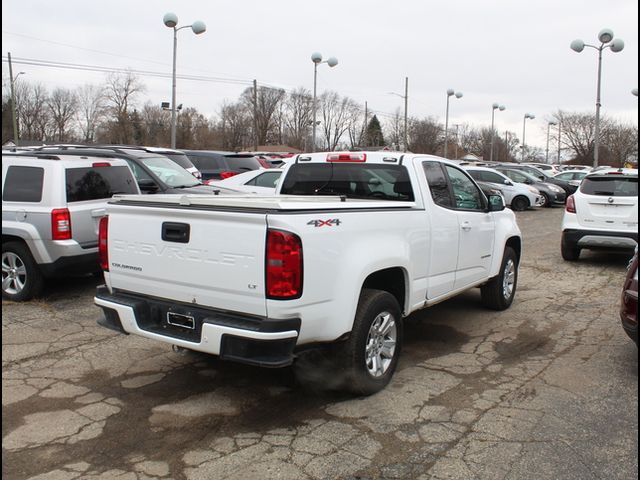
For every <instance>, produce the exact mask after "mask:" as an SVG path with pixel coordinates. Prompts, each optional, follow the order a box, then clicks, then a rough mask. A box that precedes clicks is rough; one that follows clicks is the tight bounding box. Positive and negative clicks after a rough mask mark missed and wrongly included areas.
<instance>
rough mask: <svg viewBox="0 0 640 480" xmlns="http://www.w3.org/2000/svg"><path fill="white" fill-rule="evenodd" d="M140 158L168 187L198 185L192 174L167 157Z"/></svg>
mask: <svg viewBox="0 0 640 480" xmlns="http://www.w3.org/2000/svg"><path fill="white" fill-rule="evenodd" d="M140 160H141V161H142V162H143V163H144V164H145V165H146V166H147V168H149V170H151V171H152V172H153V174H154V175H155V176H156V177H158V178H159V179H160V180H161V181H162V182H164V183H165V184H166V185H167V186H169V187H174V188H175V187H193V186H194V185H200V182H199V181H198V180H196V178H195V177H194V176H193V175H191V174H190V173H189V172H187V171H186V170H185V169H184V168H182V167H181V166H180V165H178V164H177V163H175V162H174V161H173V160H170V159H168V158H167V157H146V158H142V159H140Z"/></svg>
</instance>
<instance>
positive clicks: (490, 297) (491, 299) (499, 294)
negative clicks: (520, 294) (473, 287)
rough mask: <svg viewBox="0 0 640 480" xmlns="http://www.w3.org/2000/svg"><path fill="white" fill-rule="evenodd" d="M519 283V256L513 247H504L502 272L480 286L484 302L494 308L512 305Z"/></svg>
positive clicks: (505, 307) (498, 308) (504, 307)
mask: <svg viewBox="0 0 640 480" xmlns="http://www.w3.org/2000/svg"><path fill="white" fill-rule="evenodd" d="M517 285H518V257H517V255H516V252H515V251H514V250H513V248H511V247H506V248H505V249H504V256H503V257H502V264H501V266H500V273H499V274H498V275H497V276H496V277H493V278H492V279H491V280H490V281H489V282H488V283H486V284H484V285H483V286H482V287H481V288H480V295H481V298H482V303H483V304H484V306H485V307H487V308H491V309H492V310H505V309H507V308H509V306H511V303H512V302H513V298H514V297H515V295H516V287H517Z"/></svg>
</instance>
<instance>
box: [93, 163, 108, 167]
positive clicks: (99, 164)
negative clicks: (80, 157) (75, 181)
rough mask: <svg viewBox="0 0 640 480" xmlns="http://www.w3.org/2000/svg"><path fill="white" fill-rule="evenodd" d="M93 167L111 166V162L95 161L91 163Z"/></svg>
mask: <svg viewBox="0 0 640 480" xmlns="http://www.w3.org/2000/svg"><path fill="white" fill-rule="evenodd" d="M91 166H92V167H110V166H111V164H110V163H109V162H94V163H92V164H91Z"/></svg>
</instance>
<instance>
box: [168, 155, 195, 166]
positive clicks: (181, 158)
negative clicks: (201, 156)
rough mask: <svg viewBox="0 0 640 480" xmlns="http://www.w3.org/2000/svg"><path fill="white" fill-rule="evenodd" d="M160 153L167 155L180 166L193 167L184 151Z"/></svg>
mask: <svg viewBox="0 0 640 480" xmlns="http://www.w3.org/2000/svg"><path fill="white" fill-rule="evenodd" d="M162 155H164V156H165V157H169V158H170V159H171V160H173V161H174V162H176V163H177V164H178V165H180V166H181V167H182V168H194V167H193V163H191V160H189V157H187V156H186V155H185V154H184V153H163V154H162Z"/></svg>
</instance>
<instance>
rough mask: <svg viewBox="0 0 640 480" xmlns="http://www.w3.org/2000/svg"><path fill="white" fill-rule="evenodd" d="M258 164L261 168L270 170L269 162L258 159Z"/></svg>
mask: <svg viewBox="0 0 640 480" xmlns="http://www.w3.org/2000/svg"><path fill="white" fill-rule="evenodd" d="M258 163H259V164H260V165H261V166H262V167H263V168H271V164H270V163H269V162H267V161H266V160H265V159H264V158H258Z"/></svg>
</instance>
